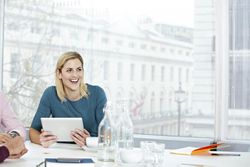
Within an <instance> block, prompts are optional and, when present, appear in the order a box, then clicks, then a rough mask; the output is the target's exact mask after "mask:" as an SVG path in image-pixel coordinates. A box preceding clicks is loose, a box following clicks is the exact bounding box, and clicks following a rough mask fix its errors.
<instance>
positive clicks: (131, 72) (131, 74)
mask: <svg viewBox="0 0 250 167" xmlns="http://www.w3.org/2000/svg"><path fill="white" fill-rule="evenodd" d="M134 79H135V65H134V64H130V81H134Z"/></svg>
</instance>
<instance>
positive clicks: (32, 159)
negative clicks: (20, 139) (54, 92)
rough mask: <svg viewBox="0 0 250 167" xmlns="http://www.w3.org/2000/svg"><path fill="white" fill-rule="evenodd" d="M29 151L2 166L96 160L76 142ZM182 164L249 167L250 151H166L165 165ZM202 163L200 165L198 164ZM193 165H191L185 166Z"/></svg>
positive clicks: (100, 165)
mask: <svg viewBox="0 0 250 167" xmlns="http://www.w3.org/2000/svg"><path fill="white" fill-rule="evenodd" d="M26 147H27V148H28V150H29V151H28V153H27V154H25V155H24V156H23V157H21V159H18V160H9V159H7V160H5V162H4V163H2V164H0V166H1V167H2V166H3V167H4V166H6V167H35V166H36V165H37V164H39V163H40V162H42V161H43V160H44V158H55V157H56V158H57V157H67V158H80V157H91V158H93V159H94V160H95V161H96V158H95V156H96V153H95V152H87V151H84V150H83V149H81V148H79V147H78V146H77V145H74V144H55V145H54V146H52V147H50V148H43V147H41V146H40V145H36V144H33V143H30V142H29V141H27V142H26ZM181 164H196V166H193V167H249V166H250V153H249V152H244V153H241V156H185V155H174V154H169V153H168V150H166V152H165V162H164V167H184V166H185V165H181ZM198 165H200V166H198ZM202 165H203V166H202ZM114 166H116V165H115V164H114V163H101V162H98V161H96V167H114ZM185 167H191V166H185Z"/></svg>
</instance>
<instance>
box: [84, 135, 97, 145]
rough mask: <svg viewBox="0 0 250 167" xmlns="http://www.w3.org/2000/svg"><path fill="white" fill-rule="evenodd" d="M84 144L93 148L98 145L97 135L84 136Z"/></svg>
mask: <svg viewBox="0 0 250 167" xmlns="http://www.w3.org/2000/svg"><path fill="white" fill-rule="evenodd" d="M86 146H87V147H91V148H95V147H97V146H98V137H87V138H86Z"/></svg>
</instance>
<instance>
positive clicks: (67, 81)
mask: <svg viewBox="0 0 250 167" xmlns="http://www.w3.org/2000/svg"><path fill="white" fill-rule="evenodd" d="M59 79H61V80H62V83H63V86H64V89H65V91H66V92H67V93H69V92H72V91H73V92H74V91H80V89H79V88H80V83H81V82H82V79H83V67H82V63H81V61H80V60H78V59H71V60H68V61H67V62H66V63H65V64H64V66H63V68H62V69H61V71H59Z"/></svg>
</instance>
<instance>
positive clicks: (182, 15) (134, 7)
mask: <svg viewBox="0 0 250 167" xmlns="http://www.w3.org/2000/svg"><path fill="white" fill-rule="evenodd" d="M80 2H81V3H82V5H84V6H85V7H86V8H88V7H93V6H94V8H97V9H102V10H105V9H106V10H108V11H109V12H111V14H113V16H114V17H115V16H119V15H131V16H133V17H136V16H149V17H150V18H152V19H153V20H154V21H160V22H163V23H166V24H172V25H180V26H187V27H190V28H192V27H193V24H194V0H81V1H80Z"/></svg>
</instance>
